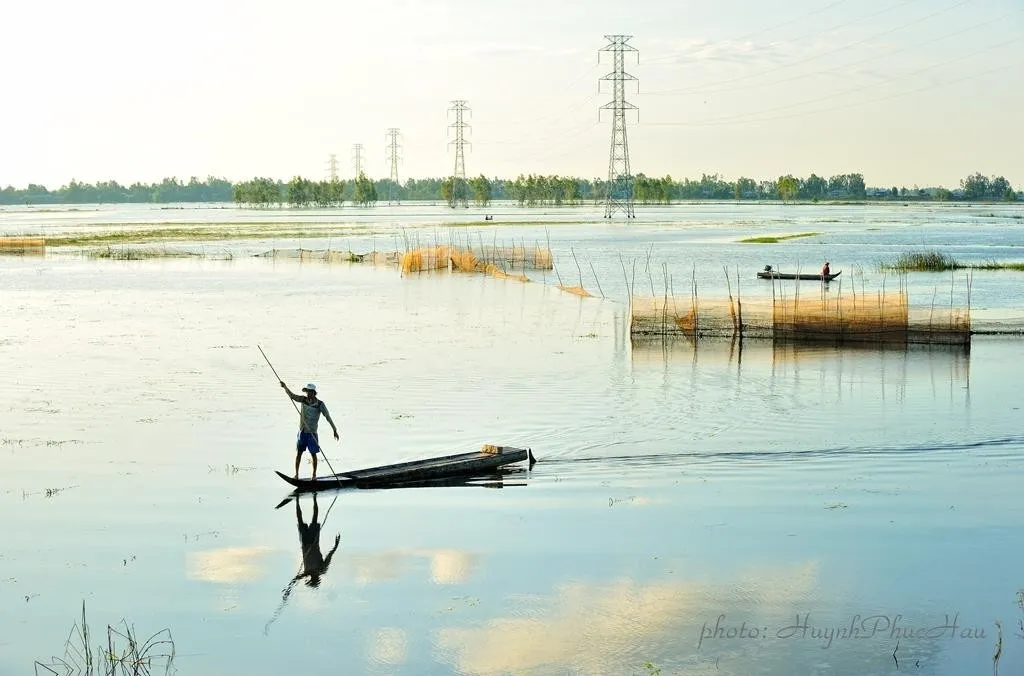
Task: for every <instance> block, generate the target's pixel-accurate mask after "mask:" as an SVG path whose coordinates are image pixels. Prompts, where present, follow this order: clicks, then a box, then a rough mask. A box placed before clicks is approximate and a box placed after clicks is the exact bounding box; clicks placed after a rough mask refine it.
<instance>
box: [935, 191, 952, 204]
mask: <svg viewBox="0 0 1024 676" xmlns="http://www.w3.org/2000/svg"><path fill="white" fill-rule="evenodd" d="M952 197H953V193H951V192H950V191H949V190H946V189H945V188H936V189H935V199H936V200H938V201H939V202H948V201H949V200H950V199H952Z"/></svg>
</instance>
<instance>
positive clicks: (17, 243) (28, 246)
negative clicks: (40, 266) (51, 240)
mask: <svg viewBox="0 0 1024 676" xmlns="http://www.w3.org/2000/svg"><path fill="white" fill-rule="evenodd" d="M45 253H46V240H45V239H39V238H31V237H0V255H11V256H41V255H43V254H45Z"/></svg>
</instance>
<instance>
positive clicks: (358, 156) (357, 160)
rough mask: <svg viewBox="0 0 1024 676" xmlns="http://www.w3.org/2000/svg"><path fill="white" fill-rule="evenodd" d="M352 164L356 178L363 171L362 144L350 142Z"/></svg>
mask: <svg viewBox="0 0 1024 676" xmlns="http://www.w3.org/2000/svg"><path fill="white" fill-rule="evenodd" d="M352 166H353V168H355V170H356V178H358V177H359V174H361V173H363V144H362V143H353V144H352Z"/></svg>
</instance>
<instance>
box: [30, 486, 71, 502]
mask: <svg viewBox="0 0 1024 676" xmlns="http://www.w3.org/2000/svg"><path fill="white" fill-rule="evenodd" d="M72 488H78V486H77V485H75V486H64V487H62V488H47V489H45V490H42V491H36V492H33V493H29V492H28V491H22V492H21V499H22V500H27V499H28V498H30V497H32V496H33V495H42V496H43V497H46V498H52V497H56V496H58V495H60V494H61V493H63V492H64V491H66V490H70V489H72Z"/></svg>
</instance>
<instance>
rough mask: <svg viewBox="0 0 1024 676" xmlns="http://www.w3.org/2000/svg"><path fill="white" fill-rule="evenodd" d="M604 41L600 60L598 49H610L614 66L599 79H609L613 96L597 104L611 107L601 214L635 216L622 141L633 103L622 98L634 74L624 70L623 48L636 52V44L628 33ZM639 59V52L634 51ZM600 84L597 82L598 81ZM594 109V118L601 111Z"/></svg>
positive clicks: (624, 53) (633, 78)
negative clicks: (606, 182) (610, 126)
mask: <svg viewBox="0 0 1024 676" xmlns="http://www.w3.org/2000/svg"><path fill="white" fill-rule="evenodd" d="M604 37H605V39H606V40H608V44H607V45H605V46H604V47H602V48H601V49H600V50H598V54H597V58H598V62H599V63H600V60H601V52H611V53H612V61H613V64H614V69H613V70H612V72H611V73H608V74H607V75H605V76H604V77H602V78H601V80H609V81H611V83H612V95H613V98H612V100H611V101H610V102H608V103H606V104H604V105H603V106H601V109H600V110H611V111H612V147H611V151H610V152H609V154H608V185H607V186H606V190H607V194H606V196H605V202H604V217H605V218H611V217H612V215H613V214H614V213H615V212H616V211H619V210H622V211H624V212H626V218H635V215H634V214H633V175H632V174H631V173H630V171H629V144H628V143H627V141H626V111H627V110H636V109H637V107H636V106H634V105H633V104H632V103H629V102H628V101H626V82H627V81H629V80H632V81H636V78H635V77H633V76H632V75H630V74H629V73H627V72H626V71H625V61H626V52H637V49H636V47H633V46H632V45H630V44H629V41H630V39H631V38H632V37H633V36H632V35H606V36H604ZM637 54H638V56H637V61H638V62H639V53H637ZM598 86H600V82H598ZM600 110H599V111H598V119H601V112H600Z"/></svg>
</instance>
